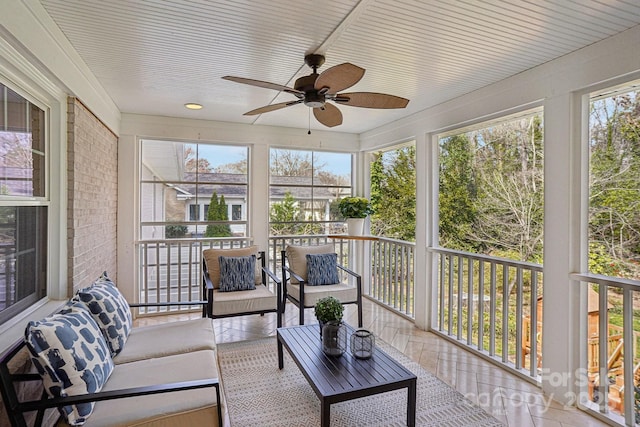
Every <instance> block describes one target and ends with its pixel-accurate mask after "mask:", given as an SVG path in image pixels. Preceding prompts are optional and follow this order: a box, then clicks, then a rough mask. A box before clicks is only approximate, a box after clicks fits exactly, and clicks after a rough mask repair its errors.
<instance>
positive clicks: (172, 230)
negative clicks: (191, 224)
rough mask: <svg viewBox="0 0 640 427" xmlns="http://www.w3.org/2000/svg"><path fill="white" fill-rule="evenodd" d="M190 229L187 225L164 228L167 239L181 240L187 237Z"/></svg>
mask: <svg viewBox="0 0 640 427" xmlns="http://www.w3.org/2000/svg"><path fill="white" fill-rule="evenodd" d="M188 230H189V229H188V228H187V226H186V225H167V226H166V227H165V228H164V237H165V239H179V238H181V237H184V236H186V234H187V231H188Z"/></svg>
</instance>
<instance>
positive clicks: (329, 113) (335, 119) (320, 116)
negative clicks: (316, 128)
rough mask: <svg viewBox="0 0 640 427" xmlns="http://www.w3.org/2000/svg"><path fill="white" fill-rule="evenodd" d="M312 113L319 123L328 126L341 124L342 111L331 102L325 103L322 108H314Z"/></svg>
mask: <svg viewBox="0 0 640 427" xmlns="http://www.w3.org/2000/svg"><path fill="white" fill-rule="evenodd" d="M313 115H314V116H315V117H316V119H317V120H318V121H319V122H320V123H322V124H323V125H325V126H327V127H330V128H332V127H334V126H338V125H341V124H342V113H341V112H340V110H338V107H336V106H335V105H333V104H329V103H325V104H324V107H322V108H314V109H313Z"/></svg>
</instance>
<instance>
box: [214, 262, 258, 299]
mask: <svg viewBox="0 0 640 427" xmlns="http://www.w3.org/2000/svg"><path fill="white" fill-rule="evenodd" d="M218 262H219V263H220V292H232V291H248V290H252V289H255V288H256V276H255V275H256V256H255V255H251V256H238V257H226V256H220V257H219V258H218Z"/></svg>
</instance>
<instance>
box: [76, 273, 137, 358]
mask: <svg viewBox="0 0 640 427" xmlns="http://www.w3.org/2000/svg"><path fill="white" fill-rule="evenodd" d="M74 299H77V300H78V301H81V302H82V303H84V304H85V305H86V306H87V308H88V309H89V311H90V312H91V314H92V315H93V317H94V319H95V321H96V323H97V324H98V326H100V329H101V330H102V333H103V334H104V337H105V339H106V340H107V345H108V346H109V350H110V352H111V355H112V356H115V355H116V354H118V353H119V352H120V351H121V350H122V348H123V347H124V343H125V342H126V341H127V337H128V336H129V332H131V328H132V326H133V318H132V316H131V309H130V307H129V303H127V300H126V299H125V298H124V296H123V295H122V294H121V293H120V291H119V290H118V288H117V287H116V285H115V283H113V282H112V281H111V280H110V279H109V277H108V276H107V272H106V271H105V272H104V273H102V276H100V277H99V278H98V279H97V280H96V281H95V282H94V284H93V285H91V286H89V287H88V288H84V289H81V290H79V291H78V293H77V295H76V296H75V297H74Z"/></svg>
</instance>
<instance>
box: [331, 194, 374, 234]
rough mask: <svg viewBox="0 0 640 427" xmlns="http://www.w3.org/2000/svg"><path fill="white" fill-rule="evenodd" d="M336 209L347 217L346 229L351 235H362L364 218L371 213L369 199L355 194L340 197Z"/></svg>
mask: <svg viewBox="0 0 640 427" xmlns="http://www.w3.org/2000/svg"><path fill="white" fill-rule="evenodd" d="M338 210H339V211H340V214H342V216H343V217H345V218H346V219H347V229H348V230H349V231H348V232H349V235H351V236H359V235H362V230H363V227H364V219H365V218H366V217H367V215H370V214H372V213H373V208H372V207H371V203H370V202H369V200H368V199H367V198H365V197H357V196H354V197H345V198H343V199H340V202H339V203H338Z"/></svg>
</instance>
